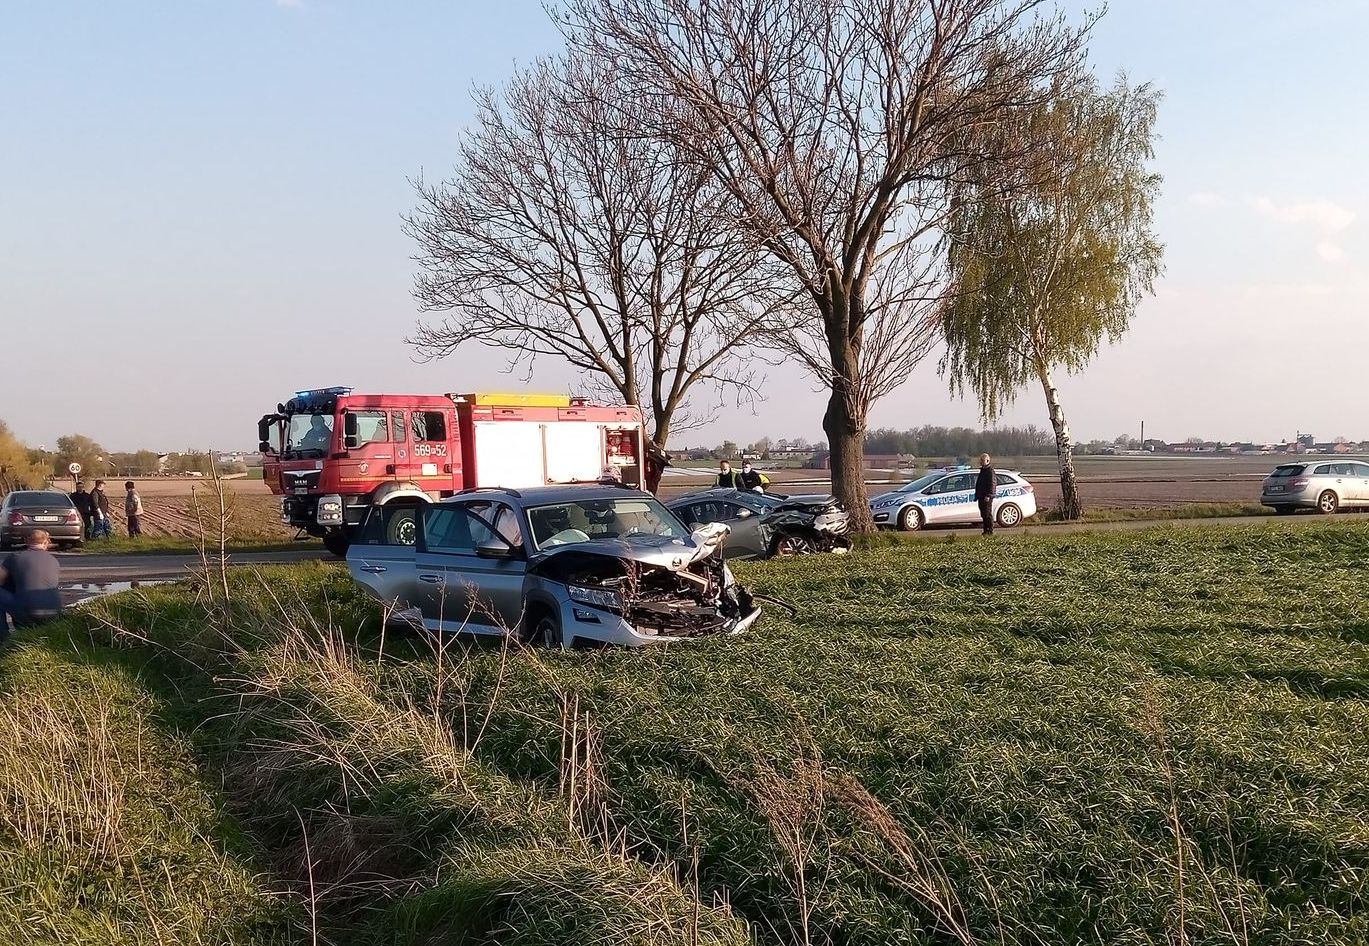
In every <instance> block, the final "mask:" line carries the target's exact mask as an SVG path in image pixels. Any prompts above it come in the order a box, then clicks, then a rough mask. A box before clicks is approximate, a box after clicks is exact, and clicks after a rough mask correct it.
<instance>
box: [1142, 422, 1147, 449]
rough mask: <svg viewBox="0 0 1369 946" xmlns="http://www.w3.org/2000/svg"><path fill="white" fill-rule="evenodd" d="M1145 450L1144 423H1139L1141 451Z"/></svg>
mask: <svg viewBox="0 0 1369 946" xmlns="http://www.w3.org/2000/svg"><path fill="white" fill-rule="evenodd" d="M1145 448H1146V422H1145V421H1141V449H1142V450H1144V449H1145Z"/></svg>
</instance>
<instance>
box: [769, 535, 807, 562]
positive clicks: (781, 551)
mask: <svg viewBox="0 0 1369 946" xmlns="http://www.w3.org/2000/svg"><path fill="white" fill-rule="evenodd" d="M816 551H817V546H816V545H814V544H813V540H812V539H809V538H808V537H807V536H802V535H795V534H792V533H791V534H789V535H780V536H776V537H775V544H774V545H773V546H772V547H771V549H770V555H771V556H772V557H775V558H788V557H789V556H791V555H811V554H813V553H814V552H816Z"/></svg>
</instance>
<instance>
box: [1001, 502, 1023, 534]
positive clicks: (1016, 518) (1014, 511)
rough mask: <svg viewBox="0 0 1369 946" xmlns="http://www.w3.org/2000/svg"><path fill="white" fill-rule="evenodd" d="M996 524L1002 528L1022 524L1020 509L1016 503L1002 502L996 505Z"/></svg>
mask: <svg viewBox="0 0 1369 946" xmlns="http://www.w3.org/2000/svg"><path fill="white" fill-rule="evenodd" d="M996 518H997V519H998V524H999V525H1000V526H1002V527H1003V528H1004V529H1011V528H1012V527H1013V526H1016V525H1021V524H1022V510H1021V509H1019V508H1018V506H1017V504H1016V503H1004V504H1003V505H1002V506H999V507H998V516H997V517H996Z"/></svg>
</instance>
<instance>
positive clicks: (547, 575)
mask: <svg viewBox="0 0 1369 946" xmlns="http://www.w3.org/2000/svg"><path fill="white" fill-rule="evenodd" d="M727 532H728V530H727V527H726V526H717V525H715V526H706V527H704V528H702V529H700V530H698V531H696V532H695V533H694V534H693V536H691V539H692V540H693V543H694V545H693V546H692V547H691V546H688V545H684V544H681V543H679V542H674V541H671V542H662V541H661V540H660V537H657V536H649V535H627V536H622V537H618V538H611V539H609V538H606V539H595V540H593V541H590V542H580V543H576V544H574V545H567V546H563V547H559V548H556V549H554V550H551V551H549V552H546V553H544V554H543V555H542V556H540V557H539V558H537V559H535V560H534V561H532V562H531V563H530V564H529V568H528V586H527V587H526V588H525V594H527V595H528V596H529V597H530V598H532V597H534V596H537V597H540V596H541V595H552V596H555V597H557V598H560V599H562V601H563V607H562V614H563V619H562V638H563V640H564V641H565V642H566V643H571V642H573V641H574V640H575V639H577V638H585V639H592V640H599V641H603V642H605V643H614V644H626V645H629V646H631V645H640V644H645V643H652V642H665V641H670V640H684V639H688V638H697V637H705V636H709V635H714V634H739V633H741V632H743V631H745V630H746V629H747V628H749V627H750V626H751V625H752V624H754V623H755V621H756V619H757V618H758V617H760V607H759V606H758V605H757V604H756V602H755V600H754V599H753V598H752V595H751V593H750V591H748V590H747V589H746V588H744V587H743V586H741V585H740V584H738V583H737V581H736V579H735V578H733V576H732V572H731V570H730V569H729V568H728V567H727V565H725V564H724V563H723V557H722V544H723V540H724V539H725V538H726V536H727ZM538 592H540V593H541V595H538ZM567 616H568V617H569V618H570V620H566V617H567Z"/></svg>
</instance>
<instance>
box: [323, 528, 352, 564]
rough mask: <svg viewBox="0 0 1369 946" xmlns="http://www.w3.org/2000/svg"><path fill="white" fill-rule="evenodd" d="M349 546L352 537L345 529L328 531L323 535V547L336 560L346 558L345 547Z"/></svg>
mask: <svg viewBox="0 0 1369 946" xmlns="http://www.w3.org/2000/svg"><path fill="white" fill-rule="evenodd" d="M351 544H352V537H351V536H350V535H348V534H347V530H346V529H329V530H328V531H327V532H325V533H323V547H324V548H325V549H327V550H328V551H330V552H332V553H333V554H334V555H336V556H337V557H338V558H346V557H347V547H348V546H349V545H351Z"/></svg>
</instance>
